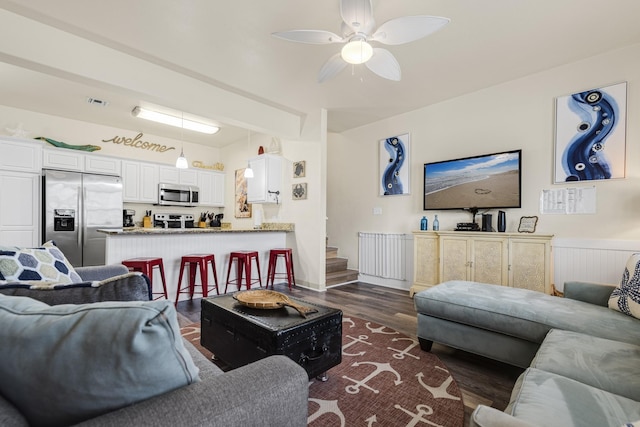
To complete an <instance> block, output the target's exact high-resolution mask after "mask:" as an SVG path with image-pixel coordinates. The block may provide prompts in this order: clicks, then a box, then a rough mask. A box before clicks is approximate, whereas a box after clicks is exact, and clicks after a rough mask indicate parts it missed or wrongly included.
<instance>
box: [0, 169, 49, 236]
mask: <svg viewBox="0 0 640 427" xmlns="http://www.w3.org/2000/svg"><path fill="white" fill-rule="evenodd" d="M39 188H40V176H39V175H35V174H22V173H12V172H5V173H0V244H1V245H7V246H27V247H28V246H37V245H39V244H40V243H41V242H40V241H39V236H40V227H39V223H38V218H39V217H40V198H39Z"/></svg>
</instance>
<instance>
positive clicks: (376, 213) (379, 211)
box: [373, 208, 382, 215]
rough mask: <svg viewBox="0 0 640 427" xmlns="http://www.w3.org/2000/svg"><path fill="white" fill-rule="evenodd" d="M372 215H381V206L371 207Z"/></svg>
mask: <svg viewBox="0 0 640 427" xmlns="http://www.w3.org/2000/svg"><path fill="white" fill-rule="evenodd" d="M373 214H374V215H382V208H373Z"/></svg>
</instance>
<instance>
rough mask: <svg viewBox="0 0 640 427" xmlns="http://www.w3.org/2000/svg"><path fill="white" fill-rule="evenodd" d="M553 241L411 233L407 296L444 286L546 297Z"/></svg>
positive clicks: (504, 235) (530, 237)
mask: <svg viewBox="0 0 640 427" xmlns="http://www.w3.org/2000/svg"><path fill="white" fill-rule="evenodd" d="M552 238H553V236H550V235H542V234H531V235H523V234H520V233H493V232H491V233H488V232H457V231H431V232H430V231H416V232H414V280H413V286H412V287H411V291H410V295H411V296H413V294H414V293H416V292H419V291H421V290H423V289H426V288H429V287H431V286H434V285H437V284H438V283H442V282H446V281H448V280H470V281H474V282H482V283H491V284H496V285H502V286H511V287H515V288H524V289H531V290H535V291H539V292H544V293H547V294H551V293H552V286H551V265H552V264H551V239H552Z"/></svg>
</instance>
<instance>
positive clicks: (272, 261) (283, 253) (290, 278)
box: [267, 248, 296, 290]
mask: <svg viewBox="0 0 640 427" xmlns="http://www.w3.org/2000/svg"><path fill="white" fill-rule="evenodd" d="M280 257H283V258H284V265H285V268H286V269H287V271H286V272H285V273H276V267H277V265H278V259H279V258H280ZM276 275H278V276H280V277H281V278H284V277H286V278H287V283H288V284H289V290H291V285H293V286H295V285H296V276H295V275H294V274H293V251H292V250H291V248H281V249H271V250H270V251H269V269H268V273H267V289H269V280H271V289H273V282H274V280H275V278H276Z"/></svg>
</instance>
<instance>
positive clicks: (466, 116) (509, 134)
mask: <svg viewBox="0 0 640 427" xmlns="http://www.w3.org/2000/svg"><path fill="white" fill-rule="evenodd" d="M469 72H470V73H472V72H473V70H472V69H470V70H469ZM622 81H627V82H628V93H627V164H626V175H627V177H626V179H616V180H610V181H591V182H589V183H582V184H558V185H555V184H553V183H552V182H553V176H552V172H553V164H554V114H555V112H554V103H555V97H558V96H563V95H567V94H570V93H574V92H577V91H580V90H587V89H590V88H595V87H600V86H606V85H610V84H614V83H618V82H622ZM639 112H640V45H634V46H631V47H627V48H623V49H618V50H615V51H612V52H610V53H607V54H605V55H600V56H597V57H593V58H590V59H587V60H584V61H580V62H575V63H571V64H567V65H565V66H563V67H559V68H555V69H551V70H548V71H545V72H542V73H538V74H534V75H531V76H528V77H525V78H522V79H519V80H515V81H511V82H507V83H504V84H501V85H498V86H494V87H490V88H487V89H484V90H481V91H478V92H475V93H471V94H468V95H465V96H461V97H458V98H456V99H452V100H449V101H446V102H442V103H439V104H436V105H433V106H429V107H425V108H422V109H420V110H416V111H413V112H410V113H407V114H403V115H401V116H397V117H391V118H389V119H386V120H382V121H379V122H377V123H374V124H371V125H368V126H364V127H361V128H358V129H354V130H351V131H348V132H344V133H343V134H340V135H336V134H331V135H329V139H328V147H329V151H328V174H327V187H328V196H329V197H328V199H329V202H328V206H327V214H328V217H329V222H328V237H329V244H330V245H332V246H337V247H339V253H340V256H344V257H347V258H349V266H350V268H356V269H357V263H358V237H357V232H358V231H383V232H385V231H386V232H405V233H410V232H411V231H412V230H416V229H418V228H419V220H420V218H421V217H422V215H424V214H427V216H428V217H429V223H430V227H431V222H432V220H433V215H434V214H436V213H437V214H438V216H439V219H440V229H441V230H447V229H449V230H451V229H453V228H454V227H455V224H456V223H457V222H468V221H470V220H471V215H470V214H469V213H467V212H463V211H440V212H437V211H426V212H425V211H423V210H422V191H421V186H422V185H423V181H422V179H423V178H422V170H423V164H424V163H427V162H433V161H438V160H447V159H451V158H456V157H464V156H473V155H479V154H486V153H492V152H498V151H504V150H513V149H522V156H523V183H522V191H523V199H522V208H521V209H509V210H506V212H507V231H517V227H518V223H519V219H520V217H521V216H525V215H527V216H528V215H538V217H539V221H538V226H537V232H538V233H545V234H553V235H555V236H559V237H571V238H588V239H630V240H633V239H636V240H640V219H639V218H638V212H639V211H640V144H639V143H638V139H639V138H640V119H639V118H638V114H639ZM405 132H410V134H411V150H412V154H411V195H407V196H386V197H382V196H378V181H379V176H378V141H379V140H380V139H382V138H385V137H389V136H393V135H398V134H402V133H405ZM587 185H595V186H596V189H597V213H596V214H595V215H541V214H540V212H539V197H540V193H541V191H542V190H543V189H552V188H565V187H576V186H577V187H580V186H587ZM374 207H381V208H382V212H383V214H382V215H379V216H374V215H373V214H372V209H373V208H374ZM493 213H494V214H495V213H496V212H493ZM494 217H495V215H494Z"/></svg>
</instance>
